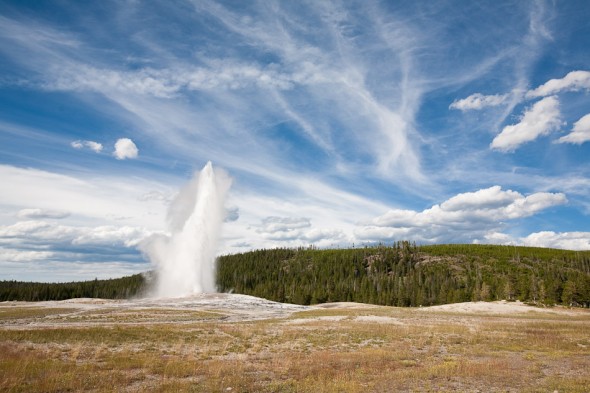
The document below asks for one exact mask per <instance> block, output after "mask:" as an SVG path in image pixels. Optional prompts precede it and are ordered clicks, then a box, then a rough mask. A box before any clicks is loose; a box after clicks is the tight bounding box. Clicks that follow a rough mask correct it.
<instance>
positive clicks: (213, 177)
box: [144, 162, 231, 297]
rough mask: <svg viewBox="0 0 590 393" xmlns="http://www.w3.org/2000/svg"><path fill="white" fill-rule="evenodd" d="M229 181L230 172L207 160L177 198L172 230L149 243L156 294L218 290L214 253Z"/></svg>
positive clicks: (171, 215) (171, 216) (170, 217)
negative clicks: (154, 274) (154, 273)
mask: <svg viewBox="0 0 590 393" xmlns="http://www.w3.org/2000/svg"><path fill="white" fill-rule="evenodd" d="M230 186H231V179H230V177H229V176H228V175H227V174H226V173H225V172H224V171H222V170H219V169H213V165H211V162H208V163H207V165H205V167H204V168H203V169H202V170H201V171H200V172H196V173H195V175H194V176H193V179H192V180H191V181H190V183H189V184H188V185H187V186H186V187H185V188H184V189H182V190H181V191H180V193H179V194H178V196H177V197H176V198H175V199H174V201H173V202H172V204H171V205H170V208H169V210H168V224H169V227H170V228H169V229H170V236H165V235H159V236H156V237H154V238H152V239H151V240H150V241H149V242H148V244H147V246H146V247H145V248H144V250H145V252H146V253H147V255H148V257H149V259H150V260H151V262H152V264H154V265H155V268H156V288H155V296H157V297H180V296H186V295H190V294H194V293H202V292H215V289H216V288H215V256H216V251H217V243H218V240H219V235H220V232H221V225H222V223H223V221H224V218H225V209H224V201H225V196H226V194H227V191H228V190H229V188H230Z"/></svg>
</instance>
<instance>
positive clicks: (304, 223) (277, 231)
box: [256, 216, 311, 240]
mask: <svg viewBox="0 0 590 393" xmlns="http://www.w3.org/2000/svg"><path fill="white" fill-rule="evenodd" d="M310 226H311V222H310V220H309V218H304V217H276V216H270V217H266V218H263V219H262V222H261V225H260V226H259V227H258V229H256V232H258V233H260V234H261V235H262V236H264V237H265V238H267V239H271V240H294V239H298V238H300V237H302V236H303V229H305V228H309V227H310Z"/></svg>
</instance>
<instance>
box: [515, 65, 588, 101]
mask: <svg viewBox="0 0 590 393" xmlns="http://www.w3.org/2000/svg"><path fill="white" fill-rule="evenodd" d="M588 89H590V71H572V72H570V73H568V74H567V75H566V76H565V77H563V78H561V79H551V80H549V81H547V82H546V83H545V84H543V85H541V86H539V87H537V88H536V89H534V90H531V91H529V92H527V94H526V97H527V98H536V97H546V96H549V95H553V94H557V93H559V92H562V91H578V90H588Z"/></svg>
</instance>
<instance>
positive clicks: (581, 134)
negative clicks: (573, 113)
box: [557, 113, 590, 145]
mask: <svg viewBox="0 0 590 393" xmlns="http://www.w3.org/2000/svg"><path fill="white" fill-rule="evenodd" d="M588 141H590V113H589V114H587V115H586V116H584V117H582V118H581V119H580V120H578V121H577V122H575V123H574V128H573V129H572V132H570V133H569V134H567V135H565V136H562V137H561V138H559V139H558V140H557V142H558V143H574V144H578V145H580V144H582V143H584V142H588Z"/></svg>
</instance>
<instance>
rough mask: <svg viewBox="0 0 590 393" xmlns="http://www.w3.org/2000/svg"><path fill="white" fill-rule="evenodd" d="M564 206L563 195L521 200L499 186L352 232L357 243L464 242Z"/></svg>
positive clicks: (396, 211)
mask: <svg viewBox="0 0 590 393" xmlns="http://www.w3.org/2000/svg"><path fill="white" fill-rule="evenodd" d="M566 202H567V199H566V197H565V195H564V194H561V193H547V192H539V193H534V194H531V195H528V196H524V195H522V194H520V193H519V192H516V191H512V190H506V191H505V190H502V189H501V187H500V186H493V187H490V188H486V189H482V190H478V191H475V192H467V193H462V194H458V195H456V196H454V197H452V198H449V199H448V200H446V201H444V202H443V203H441V204H440V205H434V206H432V207H431V208H429V209H426V210H423V211H421V212H419V211H413V210H400V209H393V210H390V211H388V212H387V213H385V214H383V215H381V216H379V217H376V218H374V219H373V220H371V221H370V222H367V223H365V224H364V225H361V226H358V227H357V228H356V229H355V232H354V233H355V235H356V236H357V238H359V239H361V240H369V241H379V240H396V239H397V240H399V239H412V240H416V241H421V242H427V243H435V242H455V241H458V242H465V241H474V240H476V239H481V238H485V236H486V235H487V234H489V233H491V232H494V231H495V229H496V228H498V227H500V226H502V225H503V222H504V221H508V220H514V219H519V218H523V217H529V216H532V215H534V214H536V213H538V212H540V211H542V210H544V209H547V208H549V207H551V206H558V205H562V204H564V203H566Z"/></svg>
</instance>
